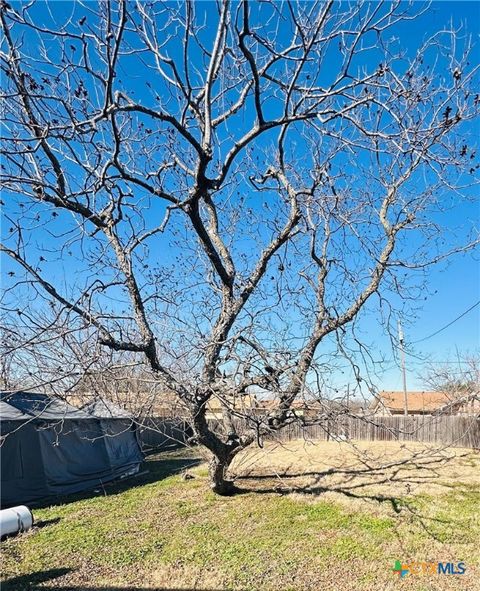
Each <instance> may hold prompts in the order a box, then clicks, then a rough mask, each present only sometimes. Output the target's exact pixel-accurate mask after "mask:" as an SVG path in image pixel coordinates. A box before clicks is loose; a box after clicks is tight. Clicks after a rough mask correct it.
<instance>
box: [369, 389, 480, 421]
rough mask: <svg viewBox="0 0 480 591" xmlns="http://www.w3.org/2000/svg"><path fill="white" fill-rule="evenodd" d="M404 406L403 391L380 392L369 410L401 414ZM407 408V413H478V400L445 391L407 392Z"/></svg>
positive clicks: (477, 398)
mask: <svg viewBox="0 0 480 591" xmlns="http://www.w3.org/2000/svg"><path fill="white" fill-rule="evenodd" d="M404 408H405V397H404V393H403V392H380V393H379V394H378V396H377V399H376V400H375V402H374V403H373V405H372V408H371V411H372V412H373V414H375V415H379V416H394V415H403V414H404ZM407 410H408V414H409V415H432V414H442V413H445V414H455V415H457V414H461V415H472V414H479V413H480V401H479V397H478V396H475V395H468V396H462V397H458V398H457V397H455V396H454V395H452V394H451V393H447V392H426V391H421V392H407Z"/></svg>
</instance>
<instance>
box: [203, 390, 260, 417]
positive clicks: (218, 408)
mask: <svg viewBox="0 0 480 591" xmlns="http://www.w3.org/2000/svg"><path fill="white" fill-rule="evenodd" d="M225 406H226V407H227V408H229V409H231V410H233V411H236V412H238V413H239V414H242V413H246V414H253V413H254V412H256V410H257V408H258V401H257V399H256V398H255V396H253V395H252V394H246V395H243V396H236V397H233V396H228V397H226V398H224V399H223V400H220V398H218V397H217V396H212V397H211V398H210V400H209V401H208V402H207V412H206V418H207V420H214V419H217V420H221V419H223V409H224V407H225Z"/></svg>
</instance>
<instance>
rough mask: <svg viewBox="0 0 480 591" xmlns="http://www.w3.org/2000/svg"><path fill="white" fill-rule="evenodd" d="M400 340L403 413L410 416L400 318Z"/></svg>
mask: <svg viewBox="0 0 480 591" xmlns="http://www.w3.org/2000/svg"><path fill="white" fill-rule="evenodd" d="M398 342H399V343H400V361H401V364H402V377H403V414H404V416H408V396H407V372H406V369H405V347H404V342H403V330H402V325H401V324H400V320H399V321H398Z"/></svg>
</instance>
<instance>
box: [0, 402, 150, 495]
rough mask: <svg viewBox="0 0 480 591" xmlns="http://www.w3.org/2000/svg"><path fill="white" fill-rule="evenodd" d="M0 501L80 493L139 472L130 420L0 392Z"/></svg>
mask: <svg viewBox="0 0 480 591" xmlns="http://www.w3.org/2000/svg"><path fill="white" fill-rule="evenodd" d="M0 419H1V435H2V447H1V504H2V506H11V505H19V504H22V503H32V502H37V501H41V500H43V499H47V498H51V497H57V496H62V495H66V494H71V493H76V492H80V491H84V490H88V489H90V488H94V487H96V486H99V485H101V484H102V483H104V482H108V481H110V480H113V479H115V478H119V477H122V476H124V475H127V474H132V473H135V472H136V471H138V468H139V465H140V463H141V462H142V460H143V454H142V452H141V450H140V446H139V444H138V442H137V437H136V433H135V430H134V426H133V423H132V421H131V420H127V418H126V417H113V416H110V417H102V418H99V417H97V416H95V415H94V414H89V413H88V412H85V411H84V410H78V409H76V408H74V407H73V406H71V405H69V404H67V403H66V402H64V401H62V400H60V399H58V398H52V397H49V396H46V395H44V394H33V393H30V392H3V393H1V394H0Z"/></svg>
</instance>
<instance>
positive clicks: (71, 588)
mask: <svg viewBox="0 0 480 591" xmlns="http://www.w3.org/2000/svg"><path fill="white" fill-rule="evenodd" d="M70 573H73V570H72V569H70V568H54V569H51V570H46V571H42V572H37V573H32V574H30V575H22V576H19V577H13V578H11V579H8V580H6V581H2V591H42V589H49V591H144V590H145V591H146V590H147V589H149V590H150V591H180V590H179V589H178V588H177V589H175V588H171V587H168V588H167V587H148V588H147V587H132V586H128V587H120V586H115V587H111V586H103V585H102V586H100V587H97V586H90V585H88V584H87V585H68V584H67V585H61V586H58V585H48V587H45V586H44V583H48V582H50V581H53V580H54V579H58V578H59V577H64V576H65V575H68V574H70ZM181 590H182V591H194V589H193V587H192V588H191V589H190V590H189V589H188V588H187V587H183V586H182V587H181ZM204 591H226V590H225V589H218V588H217V589H213V588H212V589H205V590H204ZM236 591H242V590H241V589H237V590H236Z"/></svg>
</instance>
